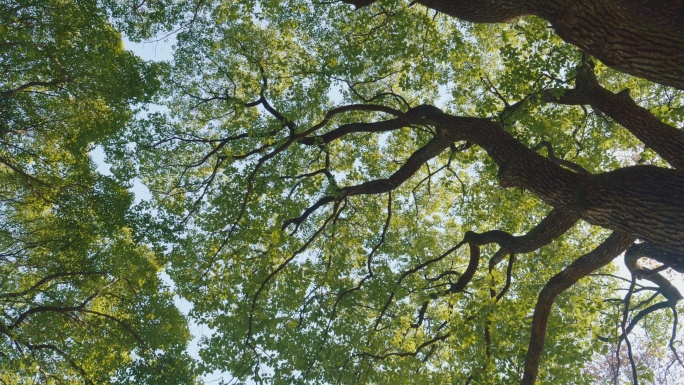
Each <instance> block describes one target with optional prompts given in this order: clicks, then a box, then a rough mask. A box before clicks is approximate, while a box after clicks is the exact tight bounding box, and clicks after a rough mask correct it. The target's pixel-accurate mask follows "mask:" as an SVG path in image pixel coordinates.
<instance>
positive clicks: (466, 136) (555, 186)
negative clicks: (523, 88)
mask: <svg viewBox="0 0 684 385" xmlns="http://www.w3.org/2000/svg"><path fill="white" fill-rule="evenodd" d="M422 108H423V109H424V111H425V112H427V111H431V112H429V113H428V115H429V117H427V118H426V121H427V122H429V123H431V124H433V125H434V126H435V127H437V128H438V132H441V131H443V132H445V134H444V135H445V136H446V137H448V138H449V140H451V141H463V140H465V141H469V142H472V143H475V144H477V145H479V146H480V147H482V148H484V149H485V150H486V151H487V153H488V155H489V156H490V157H491V158H492V159H493V160H494V161H495V162H496V163H497V164H498V165H499V167H500V171H499V182H500V184H501V186H502V187H521V188H524V189H527V190H529V191H531V192H532V193H533V194H535V195H536V196H537V197H539V198H540V199H542V200H543V201H545V202H546V203H548V204H549V205H551V206H553V207H555V208H557V209H561V210H566V211H570V212H573V213H575V214H576V215H578V216H579V217H580V218H582V219H584V220H586V221H587V222H589V223H591V224H593V225H597V226H601V227H604V228H607V229H611V230H615V231H619V232H622V233H625V234H629V235H632V236H635V237H637V238H639V239H642V240H645V241H650V242H652V243H653V244H655V245H657V246H658V247H660V248H662V249H663V250H669V251H673V252H677V253H682V252H684V204H682V201H681V197H682V196H684V172H682V171H679V170H673V169H664V168H659V167H653V166H634V167H626V168H622V169H618V170H614V171H610V172H606V173H601V174H594V175H586V174H578V173H575V172H572V171H570V170H567V169H565V168H563V167H561V166H559V165H557V164H555V163H553V162H552V161H550V160H549V159H546V158H543V157H542V156H540V155H539V154H537V153H535V152H533V151H532V150H530V149H528V148H527V147H525V146H523V145H522V143H520V142H519V141H518V140H516V139H515V138H513V137H512V136H511V135H510V134H508V133H507V132H506V131H505V130H504V129H503V128H502V127H501V126H500V125H498V124H497V123H495V122H493V121H490V120H486V119H478V118H464V117H456V116H451V115H448V114H444V113H442V112H441V111H439V110H437V109H436V108H434V107H432V108H426V107H422ZM426 116H427V115H426Z"/></svg>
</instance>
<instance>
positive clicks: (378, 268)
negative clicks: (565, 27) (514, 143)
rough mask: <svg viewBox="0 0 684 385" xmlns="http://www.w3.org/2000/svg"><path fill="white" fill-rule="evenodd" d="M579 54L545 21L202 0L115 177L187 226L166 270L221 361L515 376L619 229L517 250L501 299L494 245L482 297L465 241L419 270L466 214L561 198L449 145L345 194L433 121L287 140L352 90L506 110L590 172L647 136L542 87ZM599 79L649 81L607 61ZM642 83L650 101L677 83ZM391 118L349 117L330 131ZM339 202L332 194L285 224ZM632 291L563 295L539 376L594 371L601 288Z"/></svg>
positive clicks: (384, 7) (260, 370)
mask: <svg viewBox="0 0 684 385" xmlns="http://www.w3.org/2000/svg"><path fill="white" fill-rule="evenodd" d="M580 57H581V54H580V52H579V51H578V50H577V49H576V48H575V47H573V46H570V45H568V44H566V43H564V42H563V41H562V40H561V39H560V38H559V37H557V36H556V35H554V34H553V33H552V31H551V30H550V29H549V28H548V26H547V23H546V22H545V21H543V20H540V19H534V18H530V19H522V20H518V21H516V22H515V23H512V24H508V25H472V24H468V23H462V22H459V21H457V20H455V19H451V18H448V17H445V16H443V15H439V14H435V12H434V11H431V10H427V9H425V8H422V7H420V6H418V5H407V4H406V3H404V2H389V1H387V2H380V4H374V5H372V6H370V7H368V8H363V10H361V11H353V8H352V7H349V6H347V5H344V4H341V3H331V4H328V3H325V4H319V3H314V4H310V3H305V2H299V1H288V2H285V3H283V2H269V1H263V2H252V1H244V2H217V3H215V4H212V5H211V6H209V5H207V6H206V8H204V9H203V12H200V13H199V14H198V15H197V18H196V19H195V20H194V23H193V25H192V28H189V29H187V30H183V31H182V32H180V33H179V34H178V36H177V45H176V47H175V56H174V63H173V68H172V69H171V71H170V77H169V78H168V80H167V81H166V82H165V93H166V100H167V101H168V104H167V107H168V108H169V111H170V112H169V114H168V116H167V117H162V116H153V117H150V119H149V120H148V121H147V122H142V123H141V124H140V125H139V126H137V127H136V129H134V130H132V131H131V132H130V133H129V135H130V140H132V141H135V143H136V146H135V148H134V149H131V148H130V147H129V148H128V151H129V155H128V157H129V158H132V157H134V156H137V160H138V163H137V164H131V163H124V162H121V163H119V164H118V167H119V171H116V172H121V173H123V174H126V173H131V171H130V170H133V169H135V170H140V172H141V174H142V177H143V180H144V182H145V183H146V184H147V185H148V186H150V188H151V190H152V191H153V192H154V194H153V198H152V203H151V204H152V206H153V207H155V208H156V209H157V210H159V211H158V216H157V222H156V223H155V228H157V229H158V228H160V226H161V228H166V229H168V230H175V232H170V231H161V232H159V231H158V232H157V233H156V234H157V236H156V238H155V239H156V240H157V242H161V241H163V242H169V244H170V245H171V249H170V252H168V254H167V255H166V256H165V258H166V259H165V260H164V261H165V262H168V263H169V270H168V272H169V274H170V275H171V277H172V278H173V279H174V281H175V283H176V284H177V287H178V291H179V293H181V295H182V296H183V297H184V298H186V299H188V300H189V301H190V302H192V303H193V306H194V307H193V310H192V312H191V316H192V317H193V318H194V319H195V320H196V321H197V322H200V323H202V324H206V325H207V326H209V327H210V328H211V330H212V333H211V335H210V336H207V337H205V338H204V339H203V340H202V343H201V346H202V347H201V350H200V355H201V358H202V365H203V367H204V370H205V371H207V372H211V371H213V370H219V371H227V372H229V373H231V375H233V376H234V377H235V378H236V379H239V380H240V381H242V380H245V381H246V380H247V379H251V380H254V381H257V382H263V383H300V382H311V383H407V382H411V383H465V382H466V381H467V379H468V378H471V381H472V383H477V384H487V383H491V384H502V383H517V382H519V380H520V375H521V366H522V363H523V361H524V356H525V351H526V347H527V341H528V338H529V327H530V321H531V311H532V309H533V308H534V304H535V301H536V299H537V295H538V293H539V291H540V289H541V287H542V286H543V284H544V283H545V282H546V281H547V280H548V279H549V278H550V277H551V276H553V275H554V274H556V273H558V272H559V271H560V270H562V269H563V267H565V266H567V265H568V264H569V263H570V262H571V261H572V260H574V259H575V258H577V257H578V256H579V255H581V254H582V253H583V252H588V251H589V250H591V249H592V248H593V247H594V246H595V245H596V244H597V242H598V241H599V240H600V239H601V238H603V237H605V233H604V232H602V231H600V230H599V229H596V228H591V227H589V226H586V225H582V226H579V227H577V228H576V229H575V230H573V231H572V232H571V233H568V234H566V236H565V237H563V238H562V239H561V240H558V241H556V242H555V243H554V244H552V245H551V246H548V247H546V248H544V249H542V250H539V251H537V252H535V253H532V254H529V255H524V256H519V259H518V261H517V262H516V263H515V266H514V268H513V273H512V282H513V284H512V285H511V288H510V290H509V291H508V293H507V294H506V295H505V296H504V297H503V298H502V299H501V301H499V302H496V303H494V301H493V300H492V298H491V294H490V289H494V290H496V291H497V292H498V291H499V290H501V288H502V287H503V285H504V283H505V280H506V266H505V265H506V263H505V262H504V263H501V264H499V265H498V266H497V267H496V268H495V269H494V270H493V271H492V272H491V274H488V273H486V260H487V259H488V258H489V256H491V255H493V253H494V252H495V251H496V249H493V248H491V247H490V248H485V250H484V251H483V256H487V257H486V258H483V261H482V262H481V263H480V265H481V266H480V269H479V272H478V273H477V274H476V276H475V277H474V279H473V281H472V282H471V283H470V284H469V285H468V288H467V291H466V292H465V293H460V294H454V295H450V296H442V295H440V293H442V292H443V291H444V290H445V289H446V288H447V287H448V285H449V281H450V280H451V279H453V280H455V279H457V277H458V276H456V277H452V276H449V275H444V274H443V273H444V272H447V271H454V272H458V273H459V274H460V273H461V272H463V270H465V268H466V266H467V264H468V258H469V256H468V250H467V248H466V247H463V248H461V249H459V250H458V251H457V252H455V253H453V254H451V255H449V256H447V257H445V258H443V259H441V260H440V261H439V262H434V263H430V264H426V266H425V267H424V268H420V269H419V268H418V266H422V264H425V262H426V261H429V260H431V259H433V258H435V257H438V256H440V255H442V254H443V253H444V252H445V251H446V250H448V249H450V248H451V247H453V246H454V245H456V244H457V243H458V242H459V240H460V239H461V238H462V236H463V234H464V232H465V231H467V230H473V231H486V230H491V229H501V230H506V231H509V232H511V233H516V234H522V233H525V232H526V231H528V230H529V229H530V228H532V227H533V226H534V225H535V224H537V223H538V222H539V221H540V220H541V218H542V217H543V215H544V213H546V212H548V210H549V208H548V207H546V206H544V205H543V204H540V202H539V201H538V200H537V199H536V198H535V197H534V196H532V195H531V194H529V193H527V192H524V191H514V190H502V189H500V188H499V187H498V184H497V183H496V182H495V175H496V167H495V165H494V164H493V162H492V161H491V160H490V159H489V158H488V157H487V156H486V155H485V154H484V152H482V151H480V150H478V149H470V150H468V151H463V152H452V153H451V154H450V153H448V152H447V153H444V154H442V155H440V156H438V157H437V158H435V159H433V160H431V161H430V162H428V163H427V165H428V166H426V167H423V168H422V169H421V170H419V171H418V172H417V173H416V174H415V175H414V176H413V177H412V178H411V179H409V180H408V181H407V182H406V183H404V184H403V185H401V186H399V187H398V188H397V189H395V190H393V191H392V194H391V195H389V194H378V195H369V196H352V197H347V196H345V195H344V191H345V190H344V188H345V187H346V186H353V185H358V184H360V183H363V182H366V181H369V180H378V179H383V178H388V177H389V176H390V175H392V173H394V172H395V171H397V170H398V169H399V167H400V165H401V164H402V163H403V162H405V161H406V160H407V159H408V158H409V156H411V154H412V153H413V152H414V151H415V150H416V149H417V148H419V147H420V146H422V145H424V144H425V143H426V142H427V141H428V140H429V139H430V138H431V136H432V132H430V128H427V127H412V128H410V129H400V130H394V131H388V132H385V133H381V134H375V133H374V134H370V133H363V132H362V133H356V134H351V135H347V136H345V137H343V138H341V139H339V140H335V141H331V142H329V143H327V142H326V143H324V142H323V141H322V139H316V140H314V141H313V142H312V143H313V145H301V144H300V143H297V142H295V143H294V144H292V143H291V142H290V139H291V138H292V136H293V135H297V134H299V133H303V132H305V131H306V130H307V129H309V128H310V127H313V126H314V125H316V124H318V123H319V122H321V121H322V120H323V119H324V116H325V114H326V113H327V112H328V111H331V110H333V109H334V108H335V107H339V106H344V105H349V104H355V103H373V104H381V105H383V106H386V107H391V108H395V109H399V110H406V108H407V107H408V106H416V105H419V104H423V103H436V104H437V105H439V106H440V107H441V108H442V110H444V111H448V112H451V113H454V114H460V115H469V116H478V117H491V118H493V119H497V120H499V119H500V120H501V121H502V122H503V123H504V125H505V127H506V128H507V129H508V130H509V132H511V133H512V134H514V136H515V137H516V138H517V139H519V140H520V141H522V142H523V143H524V144H526V145H528V146H530V147H532V146H534V145H536V144H537V143H539V142H541V141H542V140H548V141H551V142H553V143H554V144H557V145H558V146H557V147H556V148H555V150H556V154H557V156H559V157H562V158H565V159H568V160H571V161H573V162H575V163H578V164H580V165H582V166H584V167H585V168H587V169H589V170H590V171H592V172H601V171H606V170H609V169H612V168H615V167H619V166H621V165H625V164H629V163H630V162H631V158H629V157H627V158H626V157H625V156H624V154H636V153H638V152H639V151H640V149H639V144H638V142H637V140H636V139H635V138H633V137H632V136H631V135H629V134H628V133H627V132H626V131H624V130H621V129H618V128H617V127H616V125H615V123H613V122H612V121H609V120H607V119H606V118H605V117H604V116H601V115H598V114H595V113H593V112H588V111H587V110H586V109H582V108H580V107H569V106H558V105H553V104H548V103H542V101H541V97H540V94H541V93H542V92H543V91H545V90H551V91H550V93H551V94H552V95H555V96H556V97H560V96H562V91H559V89H560V88H568V87H570V86H571V85H572V83H573V81H574V77H575V76H576V70H575V68H576V66H577V65H578V64H579V60H580ZM601 81H603V82H606V83H607V84H611V85H612V84H615V85H616V86H617V87H620V86H622V85H624V84H626V83H625V82H632V83H634V82H636V81H635V80H633V79H626V77H625V76H623V75H621V74H616V73H613V72H611V71H607V70H606V71H604V72H603V73H602V74H601ZM632 83H630V84H632ZM637 83H638V84H639V85H640V86H639V87H642V88H639V95H643V96H644V97H649V98H657V96H655V95H662V94H658V92H662V90H659V89H657V88H653V86H652V85H649V86H648V87H647V86H645V85H644V82H636V83H634V84H637ZM517 102H520V103H518V105H519V107H517V109H510V110H506V108H507V107H510V106H511V105H514V104H516V103H517ZM674 110H675V109H668V110H667V111H674ZM502 111H506V112H505V113H503V114H502ZM668 113H670V112H668ZM387 118H388V115H387V114H385V113H382V112H368V111H353V112H348V113H344V114H338V115H335V116H334V117H332V120H331V121H330V122H329V123H328V125H327V126H326V128H324V129H321V130H320V131H319V132H325V130H328V129H330V130H332V129H334V128H336V127H340V126H344V125H345V124H352V123H355V122H372V121H378V120H383V119H387ZM113 147H115V146H113ZM113 150H116V151H121V152H122V153H124V152H125V151H126V149H125V148H122V147H118V148H116V149H114V148H113ZM160 165H163V166H162V167H160ZM127 170H128V171H127ZM323 170H324V171H325V172H324V171H323ZM326 196H327V197H332V198H333V201H334V202H333V203H330V204H327V205H323V206H322V207H320V208H319V209H317V210H315V211H313V212H312V213H311V214H310V215H309V216H308V217H307V218H306V219H305V220H303V221H302V223H300V224H297V223H296V222H295V223H291V224H290V225H287V226H284V227H283V224H284V223H285V224H287V222H286V221H287V220H289V219H292V218H298V217H300V215H302V213H303V212H305V210H307V208H309V207H311V206H312V205H313V204H315V203H316V202H317V201H318V200H320V199H324V197H326ZM390 205H391V208H389V209H388V207H390ZM388 211H391V217H390V215H389V214H388ZM411 269H415V271H413V270H411ZM410 271H413V273H411V274H409V273H407V272H410ZM616 285H617V283H616V282H615V281H611V280H605V279H599V278H591V279H587V280H583V281H582V282H581V283H579V284H578V285H576V286H575V287H574V288H573V289H572V290H571V291H569V292H568V293H566V294H564V295H563V296H562V298H560V299H559V300H558V301H557V303H556V305H555V308H554V312H553V314H552V317H551V319H550V321H549V322H550V325H549V330H550V332H549V335H548V342H547V344H546V346H547V349H546V352H545V355H544V361H543V364H542V373H541V377H540V383H588V381H589V380H588V379H587V377H586V376H585V374H584V373H583V372H582V371H581V368H582V362H583V361H584V360H585V358H584V357H586V356H587V355H589V354H591V352H593V351H596V350H597V349H598V348H599V347H600V342H598V341H597V340H596V336H601V335H606V334H607V333H608V330H609V327H608V326H607V325H606V324H604V323H601V322H599V320H601V319H602V316H601V311H603V310H605V308H606V306H607V305H606V304H604V303H603V302H601V298H608V297H609V296H610V295H611V294H610V293H612V292H613V290H614V289H615V288H616ZM426 301H427V303H428V305H427V307H426V308H425V310H424V313H423V316H422V318H423V321H421V322H420V325H417V326H416V324H417V323H418V322H419V321H418V319H419V313H420V311H421V307H422V306H423V304H425V303H426ZM412 325H413V326H412ZM487 325H489V326H487ZM485 327H489V328H490V334H491V340H492V341H493V343H492V346H491V352H490V354H489V355H488V354H487V352H486V342H485V334H484V329H485ZM227 357H230V359H226V358H227Z"/></svg>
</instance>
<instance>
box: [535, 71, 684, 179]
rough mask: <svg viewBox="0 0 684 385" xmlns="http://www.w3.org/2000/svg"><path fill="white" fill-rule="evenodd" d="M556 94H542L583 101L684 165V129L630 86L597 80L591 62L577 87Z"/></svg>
mask: <svg viewBox="0 0 684 385" xmlns="http://www.w3.org/2000/svg"><path fill="white" fill-rule="evenodd" d="M560 94H561V96H560V97H559V98H556V97H555V96H553V95H552V93H551V92H549V91H547V92H546V93H545V94H544V95H542V100H544V101H546V102H552V103H559V104H568V105H584V104H589V105H591V106H592V107H593V108H594V109H595V110H597V111H599V112H601V113H603V114H605V115H607V116H609V117H611V118H612V119H613V120H615V121H616V122H618V123H619V124H620V125H622V126H623V127H625V128H626V129H627V130H629V132H631V133H632V134H633V135H634V136H636V137H637V138H638V139H639V140H640V141H642V142H643V143H644V144H645V145H646V146H647V147H649V148H651V149H653V151H655V152H656V153H657V154H658V155H660V156H661V157H662V158H663V159H665V161H667V162H668V163H669V164H671V165H672V166H673V167H674V168H678V169H684V154H683V153H682V150H681V149H682V148H684V131H682V130H679V129H677V128H675V127H672V126H670V125H668V124H665V123H663V122H661V121H660V119H658V118H657V117H656V116H655V115H653V114H652V113H651V112H650V111H648V110H647V109H645V108H643V107H641V106H639V105H638V104H636V102H635V101H634V100H633V99H632V98H631V96H630V95H629V90H624V91H621V92H618V93H613V92H611V91H609V90H607V89H605V88H604V87H603V86H601V85H600V84H599V83H598V80H597V79H596V75H595V74H594V70H593V68H592V64H591V63H583V64H582V66H581V67H580V68H579V75H578V77H577V81H576V87H575V89H568V90H563V91H561V92H560Z"/></svg>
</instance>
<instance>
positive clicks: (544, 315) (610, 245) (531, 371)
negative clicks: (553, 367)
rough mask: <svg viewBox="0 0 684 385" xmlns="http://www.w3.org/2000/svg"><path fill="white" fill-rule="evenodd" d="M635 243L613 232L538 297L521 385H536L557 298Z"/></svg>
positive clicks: (568, 268)
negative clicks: (547, 327) (549, 323)
mask: <svg viewBox="0 0 684 385" xmlns="http://www.w3.org/2000/svg"><path fill="white" fill-rule="evenodd" d="M632 242H634V237H632V236H629V235H625V234H620V233H617V232H614V233H613V234H611V235H610V236H609V237H608V238H607V239H606V240H605V241H603V243H601V244H600V245H599V246H598V247H596V248H595V249H594V250H592V251H590V252H589V253H587V254H585V255H583V256H581V257H580V258H578V259H577V260H576V261H575V262H573V263H571V264H570V266H568V267H566V268H565V269H564V270H563V271H561V272H560V273H558V274H556V275H555V276H553V277H552V278H551V279H550V280H549V281H548V282H547V283H546V285H545V286H544V288H543V289H542V291H541V292H540V293H539V298H538V300H537V305H536V306H535V309H534V316H533V319H532V332H531V337H530V343H529V347H528V349H527V358H526V359H525V370H524V374H523V380H522V385H534V382H535V380H536V378H537V373H538V371H539V359H540V358H541V354H542V351H543V349H544V340H545V338H546V326H547V324H548V321H549V314H550V312H551V306H552V305H553V302H554V301H555V299H556V297H558V295H559V294H560V293H562V292H563V291H564V290H566V289H567V288H569V287H570V286H572V285H574V284H575V283H576V282H577V281H579V280H580V278H583V277H586V276H587V275H589V274H590V273H592V272H594V271H595V270H597V269H599V268H601V267H603V266H605V265H606V264H608V263H610V261H612V260H613V259H615V257H617V256H618V255H619V254H620V253H622V252H623V251H625V250H626V249H627V248H628V247H629V246H630V245H631V244H632Z"/></svg>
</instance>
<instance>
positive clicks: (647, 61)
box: [346, 0, 684, 89]
mask: <svg viewBox="0 0 684 385" xmlns="http://www.w3.org/2000/svg"><path fill="white" fill-rule="evenodd" d="M346 2H348V3H350V4H354V5H356V6H357V7H362V6H366V5H368V4H371V3H372V2H373V1H370V0H346ZM418 3H420V4H422V5H424V6H426V7H428V8H432V9H434V10H437V11H439V12H442V13H444V14H447V15H450V16H453V17H455V18H458V19H462V20H467V21H471V22H476V23H497V22H507V21H510V20H511V19H515V18H516V17H520V16H526V15H536V16H539V17H541V18H543V19H545V20H547V21H549V22H550V23H551V25H552V26H553V27H554V29H555V30H556V33H558V35H559V36H560V37H561V38H563V39H564V40H565V41H567V42H568V43H571V44H574V45H576V46H577V47H579V48H580V49H582V50H583V51H584V52H587V53H589V54H591V55H592V56H594V57H596V58H598V59H599V60H601V61H602V62H603V63H605V64H606V65H608V66H610V67H612V68H615V69H617V70H620V71H622V72H625V73H628V74H631V75H634V76H638V77H642V78H645V79H649V80H651V81H654V82H657V83H660V84H665V85H669V86H672V87H676V88H679V89H684V16H682V15H684V2H681V1H678V0H663V1H658V2H656V1H647V0H525V1H517V0H487V1H475V0H420V1H418Z"/></svg>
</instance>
